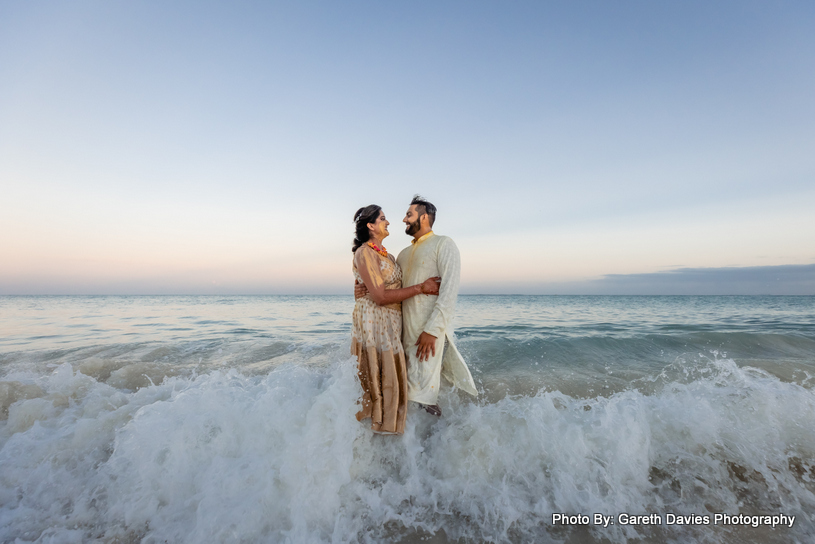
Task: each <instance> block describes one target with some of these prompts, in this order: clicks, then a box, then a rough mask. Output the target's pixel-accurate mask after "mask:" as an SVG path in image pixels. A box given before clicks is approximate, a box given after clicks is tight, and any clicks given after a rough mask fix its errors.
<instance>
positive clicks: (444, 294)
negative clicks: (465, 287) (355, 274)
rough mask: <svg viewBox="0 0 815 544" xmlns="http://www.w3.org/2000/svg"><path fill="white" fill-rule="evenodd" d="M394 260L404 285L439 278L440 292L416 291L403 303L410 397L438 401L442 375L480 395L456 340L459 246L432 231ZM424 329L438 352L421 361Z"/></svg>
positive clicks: (425, 401) (474, 394) (472, 393)
mask: <svg viewBox="0 0 815 544" xmlns="http://www.w3.org/2000/svg"><path fill="white" fill-rule="evenodd" d="M396 262H397V263H399V266H400V267H401V268H402V286H403V287H410V286H411V285H416V284H418V283H422V282H423V281H425V280H426V279H427V278H432V277H433V276H441V285H440V286H439V295H438V296H435V295H416V296H415V297H411V298H409V299H406V300H405V301H404V302H402V341H403V343H404V347H405V354H406V356H407V360H408V368H407V377H408V398H409V399H410V400H412V401H416V402H419V403H422V404H436V403H437V401H438V396H439V383H440V376H441V375H442V374H444V377H445V378H446V379H448V380H449V381H450V382H452V383H453V385H455V386H456V387H458V388H459V389H463V390H464V391H466V392H467V393H470V394H471V395H473V396H476V395H478V391H476V388H475V382H474V381H473V377H472V375H471V374H470V370H469V369H468V368H467V363H465V362H464V359H463V358H462V357H461V354H460V353H459V352H458V349H456V345H455V342H454V340H453V325H452V323H453V313H454V311H455V307H456V297H457V296H458V286H459V275H460V273H461V260H460V258H459V253H458V248H457V247H456V244H455V243H454V242H453V240H451V239H450V238H448V237H447V236H436V235H435V234H433V232H429V233H427V234H425V235H424V236H422V237H421V238H419V240H418V241H416V242H415V243H413V244H411V245H410V246H408V247H406V248H405V249H403V250H402V252H401V253H399V257H398V258H397V259H396ZM422 331H424V332H427V333H428V334H432V335H433V336H435V337H436V338H437V340H436V355H435V356H433V355H431V356H430V358H429V359H428V360H427V361H421V362H420V361H419V359H418V357H417V356H416V349H417V346H416V345H415V344H416V341H417V340H418V339H419V335H420V334H421V333H422ZM445 340H447V345H446V347H445Z"/></svg>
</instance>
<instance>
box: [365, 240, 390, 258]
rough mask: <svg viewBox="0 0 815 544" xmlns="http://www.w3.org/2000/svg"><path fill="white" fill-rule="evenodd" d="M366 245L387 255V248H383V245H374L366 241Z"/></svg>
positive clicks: (384, 255)
mask: <svg viewBox="0 0 815 544" xmlns="http://www.w3.org/2000/svg"><path fill="white" fill-rule="evenodd" d="M368 247H370V248H371V249H373V250H374V251H376V252H377V253H379V254H380V255H382V256H383V257H387V256H388V250H387V249H385V248H384V247H379V246H378V245H376V244H375V243H373V242H368Z"/></svg>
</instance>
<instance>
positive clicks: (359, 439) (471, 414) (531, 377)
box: [0, 296, 815, 542]
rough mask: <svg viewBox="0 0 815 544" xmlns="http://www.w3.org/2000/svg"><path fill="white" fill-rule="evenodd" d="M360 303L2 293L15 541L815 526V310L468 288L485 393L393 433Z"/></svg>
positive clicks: (1, 528) (4, 439)
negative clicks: (376, 394) (376, 418)
mask: <svg viewBox="0 0 815 544" xmlns="http://www.w3.org/2000/svg"><path fill="white" fill-rule="evenodd" d="M352 308H353V299H352V297H345V296H333V297H332V296H268V297H267V296H251V297H217V296H202V297H195V296H183V297H170V296H159V297H0V403H2V420H0V467H2V469H1V470H0V472H1V473H2V474H0V539H2V540H3V541H14V540H15V539H19V542H34V541H38V542H86V541H89V540H90V541H93V540H98V541H100V542H142V541H143V542H164V541H165V540H166V541H168V542H238V541H244V542H287V541H290V542H323V541H324V542H358V541H360V542H389V541H394V540H396V541H399V540H402V541H405V542H412V541H421V540H422V539H425V538H427V537H429V536H431V535H432V536H433V538H434V539H435V540H433V541H434V542H446V541H448V540H449V541H455V540H456V539H458V538H464V539H466V540H467V541H477V542H480V541H497V542H529V541H538V542H546V541H558V540H562V539H564V538H568V537H570V536H571V537H573V538H575V539H578V541H587V542H592V541H597V542H599V541H602V540H603V539H604V538H606V539H609V540H611V541H613V542H623V541H626V540H634V541H641V540H642V539H644V540H645V541H650V542H662V541H666V540H667V541H677V542H686V541H691V540H699V539H709V541H711V542H737V541H742V540H748V541H755V542H790V541H799V542H809V541H811V540H812V539H813V538H815V517H813V514H812V512H815V432H814V431H813V429H815V394H813V389H814V387H813V386H815V297H594V296H584V297H570V296H462V297H459V304H458V307H457V315H456V329H457V337H458V339H459V347H460V349H461V352H462V354H463V355H464V356H465V358H466V359H467V360H468V362H469V364H470V368H471V370H472V372H473V375H474V377H475V379H476V383H477V384H478V386H479V389H480V392H481V394H480V396H479V398H478V399H472V398H471V397H468V396H467V395H466V394H463V393H460V392H457V391H450V390H448V391H447V392H445V393H443V395H442V402H441V405H442V408H443V410H444V412H445V415H444V417H443V418H441V419H435V418H433V417H431V416H429V415H427V414H425V413H424V412H421V411H419V410H416V409H412V410H411V412H410V413H409V416H408V420H409V421H408V429H407V431H406V434H405V435H404V436H402V437H398V438H394V437H381V436H372V435H371V433H370V431H369V430H368V429H367V427H365V426H363V425H360V424H359V423H357V422H356V420H355V419H354V417H353V416H354V413H355V411H356V408H355V402H356V399H357V396H358V384H357V383H356V377H355V362H354V361H353V360H352V359H351V358H350V356H349V355H348V350H349V334H350V314H351V310H352ZM554 513H565V514H570V515H576V514H587V515H589V516H591V515H592V514H594V513H602V514H605V515H611V516H613V519H615V520H617V521H618V522H617V523H615V524H613V525H612V524H610V525H609V526H608V527H602V526H594V525H588V526H583V525H580V526H570V527H563V526H556V525H553V524H552V519H553V518H552V514H554ZM621 513H628V514H657V515H658V516H661V521H662V523H661V524H658V525H651V526H649V525H623V524H621V523H619V519H618V517H617V516H618V514H621ZM669 513H671V514H682V515H688V514H700V515H703V516H704V515H708V516H710V524H709V525H677V524H673V525H669V524H668V523H667V514H669ZM715 513H728V514H739V513H741V514H745V515H765V514H766V515H780V514H784V515H788V516H795V522H794V525H793V527H792V528H789V527H776V528H775V529H772V528H768V527H766V526H764V525H761V526H759V527H751V526H745V525H722V524H716V525H713V515H714V514H715ZM638 539H641V540H638Z"/></svg>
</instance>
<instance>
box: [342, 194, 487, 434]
mask: <svg viewBox="0 0 815 544" xmlns="http://www.w3.org/2000/svg"><path fill="white" fill-rule="evenodd" d="M435 220H436V207H435V206H434V205H433V204H431V203H430V202H428V201H427V200H425V199H423V198H422V197H420V196H418V195H416V196H415V197H413V200H412V201H411V203H410V207H409V208H408V211H407V215H405V218H404V220H403V221H404V223H405V224H406V225H407V228H406V229H405V232H406V233H407V234H408V235H410V236H413V240H411V244H410V246H408V247H406V248H405V249H403V250H402V251H401V253H399V257H398V258H394V257H393V255H391V254H389V253H388V252H387V251H386V250H385V248H384V247H383V245H382V241H383V240H384V238H385V237H386V236H388V234H389V233H388V225H389V223H388V221H387V219H385V214H384V213H383V211H382V208H381V207H379V206H377V205H375V204H372V205H370V206H367V207H365V208H360V209H359V210H357V213H356V214H355V215H354V222H355V223H356V236H355V238H354V245H353V250H352V251H353V252H354V277H355V278H356V281H357V286H356V288H355V295H356V296H357V297H358V298H357V300H356V305H355V306H354V313H353V326H352V329H351V353H352V354H353V355H356V357H357V360H358V362H359V379H360V382H361V384H362V390H363V394H362V401H361V404H362V408H361V409H360V411H359V413H357V419H358V420H359V421H362V420H363V419H366V418H371V420H372V423H371V429H373V430H374V431H375V432H377V433H383V434H402V433H403V432H404V430H405V417H406V415H407V402H408V400H412V401H414V402H418V403H419V404H422V405H423V406H424V408H425V410H427V411H428V412H430V413H431V414H434V415H438V416H440V415H441V409H440V408H439V406H438V396H439V385H440V381H441V379H440V378H441V376H442V375H444V377H445V378H446V379H447V380H449V381H450V382H452V383H453V385H454V386H456V387H458V388H459V389H462V390H464V391H466V392H467V393H470V394H471V395H473V396H475V395H477V391H476V389H475V383H474V382H473V377H472V375H471V374H470V371H469V369H468V368H467V364H466V363H465V362H464V359H463V358H462V357H461V354H460V353H459V352H458V350H457V349H456V346H455V344H454V342H453V334H452V333H453V331H452V321H453V312H454V309H455V304H456V297H457V296H458V286H459V273H460V268H461V265H460V259H459V253H458V248H457V247H456V245H455V243H453V241H452V240H451V239H450V238H448V237H446V236H437V235H436V234H434V233H433V230H432V228H433V223H434V221H435Z"/></svg>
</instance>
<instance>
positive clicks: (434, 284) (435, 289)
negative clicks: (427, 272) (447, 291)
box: [422, 276, 441, 295]
mask: <svg viewBox="0 0 815 544" xmlns="http://www.w3.org/2000/svg"><path fill="white" fill-rule="evenodd" d="M440 283H441V278H440V277H439V276H434V277H432V278H427V279H426V280H424V281H423V282H422V294H423V295H438V294H439V284H440Z"/></svg>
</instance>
